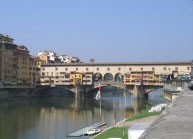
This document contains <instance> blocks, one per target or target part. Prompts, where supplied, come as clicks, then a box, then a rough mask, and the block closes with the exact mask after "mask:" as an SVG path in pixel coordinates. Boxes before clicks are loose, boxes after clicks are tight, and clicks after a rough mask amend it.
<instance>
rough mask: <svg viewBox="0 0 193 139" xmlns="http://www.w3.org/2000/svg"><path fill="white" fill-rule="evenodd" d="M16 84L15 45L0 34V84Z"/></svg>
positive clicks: (6, 36) (10, 39) (11, 40)
mask: <svg viewBox="0 0 193 139" xmlns="http://www.w3.org/2000/svg"><path fill="white" fill-rule="evenodd" d="M16 83H17V45H15V44H14V43H13V39H12V38H11V37H9V36H8V35H2V34H0V84H4V85H8V86H11V85H16Z"/></svg>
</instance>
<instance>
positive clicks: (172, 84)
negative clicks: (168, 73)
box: [164, 79, 191, 89]
mask: <svg viewBox="0 0 193 139" xmlns="http://www.w3.org/2000/svg"><path fill="white" fill-rule="evenodd" d="M190 81H191V80H177V79H176V80H167V81H164V87H165V88H171V89H177V88H179V87H181V88H185V87H186V86H187V85H188V83H189V82H190Z"/></svg>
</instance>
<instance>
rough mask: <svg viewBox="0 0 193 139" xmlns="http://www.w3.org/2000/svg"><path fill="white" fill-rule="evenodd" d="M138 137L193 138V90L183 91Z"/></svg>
mask: <svg viewBox="0 0 193 139" xmlns="http://www.w3.org/2000/svg"><path fill="white" fill-rule="evenodd" d="M140 139H193V91H189V90H186V91H183V92H182V94H181V95H180V96H179V97H178V98H177V99H176V100H175V101H174V102H172V103H171V104H170V105H169V106H168V108H167V109H166V110H165V111H164V113H163V114H162V115H161V116H160V117H159V118H158V119H157V120H156V121H155V122H154V123H153V124H152V125H151V127H150V128H148V129H147V131H146V132H145V133H144V134H143V135H142V137H141V138H140Z"/></svg>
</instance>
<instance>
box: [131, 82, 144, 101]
mask: <svg viewBox="0 0 193 139" xmlns="http://www.w3.org/2000/svg"><path fill="white" fill-rule="evenodd" d="M132 92H133V97H134V98H135V99H148V93H146V91H145V89H144V86H143V85H134V88H133V91H132Z"/></svg>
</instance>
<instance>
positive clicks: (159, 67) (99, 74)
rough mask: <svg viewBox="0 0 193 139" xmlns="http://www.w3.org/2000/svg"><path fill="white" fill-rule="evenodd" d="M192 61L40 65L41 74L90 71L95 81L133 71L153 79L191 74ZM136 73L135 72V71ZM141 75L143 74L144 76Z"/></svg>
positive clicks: (56, 74)
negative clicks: (150, 76)
mask: <svg viewBox="0 0 193 139" xmlns="http://www.w3.org/2000/svg"><path fill="white" fill-rule="evenodd" d="M191 66H192V62H191V61H190V62H189V61H188V62H144V63H76V64H44V65H42V67H41V76H44V77H46V76H49V75H54V76H60V75H62V74H70V73H71V72H79V73H85V72H91V73H93V80H94V81H95V82H97V81H100V80H105V81H116V82H119V81H123V79H124V77H125V76H126V75H127V76H128V75H129V78H130V75H131V74H134V72H138V73H140V74H141V73H144V75H145V72H146V74H149V75H150V74H152V76H153V78H154V79H156V78H157V79H159V78H162V79H164V78H165V77H166V76H167V75H170V74H172V73H173V74H175V75H176V77H182V76H183V75H189V76H190V74H191ZM135 74H137V73H135ZM144 75H143V76H144Z"/></svg>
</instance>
